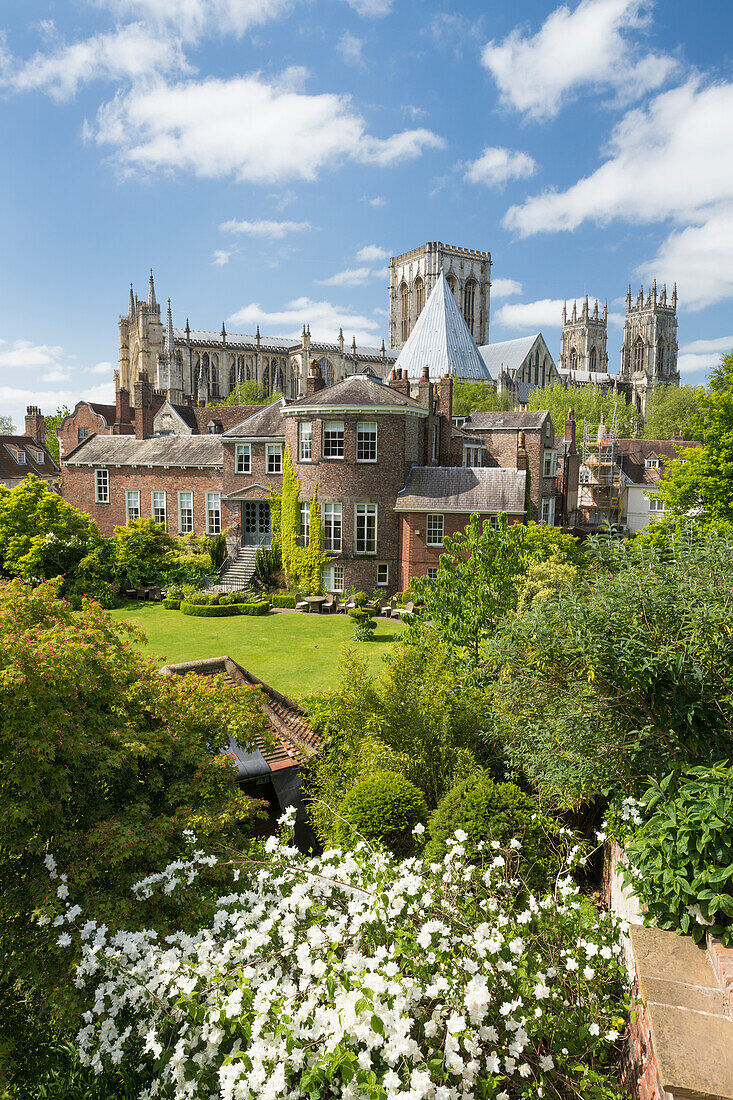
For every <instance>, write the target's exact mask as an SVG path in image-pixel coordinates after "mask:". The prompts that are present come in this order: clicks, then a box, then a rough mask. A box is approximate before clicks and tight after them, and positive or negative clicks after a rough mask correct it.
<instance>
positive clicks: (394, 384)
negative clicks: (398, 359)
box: [389, 367, 410, 397]
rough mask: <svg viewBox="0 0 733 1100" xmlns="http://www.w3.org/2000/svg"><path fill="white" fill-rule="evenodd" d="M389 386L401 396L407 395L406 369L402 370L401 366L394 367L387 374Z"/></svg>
mask: <svg viewBox="0 0 733 1100" xmlns="http://www.w3.org/2000/svg"><path fill="white" fill-rule="evenodd" d="M389 388H390V389H392V390H397V392H398V393H401V394H402V395H403V397H409V396H410V379H409V378H408V377H407V371H403V370H402V368H401V367H395V368H394V369H393V370H392V373H391V374H390V376H389Z"/></svg>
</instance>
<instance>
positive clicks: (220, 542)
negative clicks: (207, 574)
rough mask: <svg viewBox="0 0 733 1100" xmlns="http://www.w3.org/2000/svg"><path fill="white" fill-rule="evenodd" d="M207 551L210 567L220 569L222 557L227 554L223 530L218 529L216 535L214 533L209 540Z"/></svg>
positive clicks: (222, 561) (222, 562)
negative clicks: (209, 555) (209, 545)
mask: <svg viewBox="0 0 733 1100" xmlns="http://www.w3.org/2000/svg"><path fill="white" fill-rule="evenodd" d="M209 553H210V554H211V565H212V568H213V569H215V570H217V571H218V570H219V569H221V567H222V565H223V564H224V558H225V557H226V556H227V537H226V535H225V534H224V532H223V531H220V532H219V534H218V535H214V537H213V539H212V540H211V547H210V549H209Z"/></svg>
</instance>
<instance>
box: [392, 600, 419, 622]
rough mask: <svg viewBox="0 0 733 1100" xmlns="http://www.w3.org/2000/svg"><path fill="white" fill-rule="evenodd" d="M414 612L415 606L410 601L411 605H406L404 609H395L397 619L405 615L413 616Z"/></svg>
mask: <svg viewBox="0 0 733 1100" xmlns="http://www.w3.org/2000/svg"><path fill="white" fill-rule="evenodd" d="M414 610H415V605H414V603H413V602H412V600H410V602H409V603H407V604H405V606H404V607H396V608H395V611H396V612H397V617H398V618H399V619H401V618H402V616H403V615H411V614H412V613H413V611H414Z"/></svg>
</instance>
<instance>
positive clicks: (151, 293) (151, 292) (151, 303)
mask: <svg viewBox="0 0 733 1100" xmlns="http://www.w3.org/2000/svg"><path fill="white" fill-rule="evenodd" d="M157 305H158V303H157V301H156V300H155V283H154V282H153V269H152V267H151V268H150V280H149V283H148V308H149V309H156V308H157Z"/></svg>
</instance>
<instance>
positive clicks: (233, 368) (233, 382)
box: [229, 360, 237, 393]
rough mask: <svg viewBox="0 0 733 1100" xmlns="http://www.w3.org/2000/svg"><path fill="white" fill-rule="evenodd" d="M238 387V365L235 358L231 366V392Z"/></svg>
mask: <svg viewBox="0 0 733 1100" xmlns="http://www.w3.org/2000/svg"><path fill="white" fill-rule="evenodd" d="M236 387H237V367H236V360H233V361H232V365H231V367H230V368H229V392H230V393H231V392H232V390H233V389H236Z"/></svg>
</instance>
